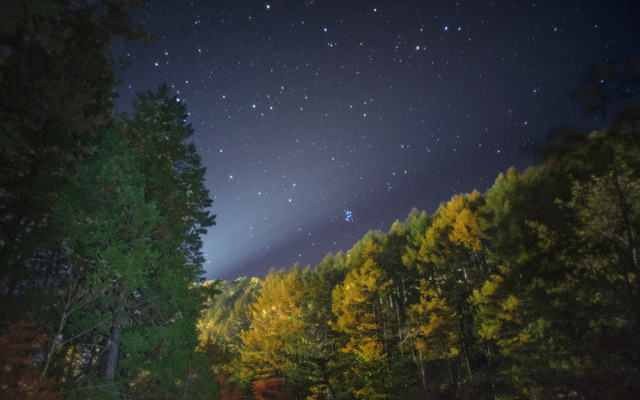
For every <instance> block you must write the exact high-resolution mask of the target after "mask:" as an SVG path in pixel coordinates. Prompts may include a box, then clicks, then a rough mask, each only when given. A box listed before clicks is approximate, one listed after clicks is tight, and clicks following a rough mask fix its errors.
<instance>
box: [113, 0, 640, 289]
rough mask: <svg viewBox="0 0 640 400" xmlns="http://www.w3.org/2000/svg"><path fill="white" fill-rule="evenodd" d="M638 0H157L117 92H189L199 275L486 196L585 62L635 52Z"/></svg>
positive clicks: (584, 122) (517, 162) (552, 121)
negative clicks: (200, 206)
mask: <svg viewBox="0 0 640 400" xmlns="http://www.w3.org/2000/svg"><path fill="white" fill-rule="evenodd" d="M634 16H636V17H637V16H638V9H637V6H635V4H634V3H633V2H623V1H622V2H607V1H582V2H581V1H527V2H525V1H522V2H503V1H458V2H449V1H447V2H435V1H434V2H432V1H391V0H387V1H337V0H334V1H332V0H326V1H322V0H306V1H305V0H287V1H285V0H282V1H269V2H267V1H216V2H210V1H204V0H201V1H191V2H187V1H185V2H173V1H149V9H148V12H147V13H146V14H142V15H140V16H139V23H140V24H141V25H142V26H143V28H144V29H146V30H148V31H150V32H152V33H153V34H155V35H156V36H157V37H158V40H157V42H156V43H153V44H123V43H116V44H115V45H114V53H115V54H116V55H117V56H119V57H122V58H123V59H125V60H126V61H128V62H130V63H131V66H130V67H129V68H128V69H126V70H124V71H122V72H121V73H120V79H121V80H122V84H121V85H120V86H119V87H118V92H119V95H120V98H119V105H120V108H121V109H123V110H127V109H130V104H131V102H132V100H133V97H134V95H135V93H136V92H139V91H143V90H154V89H155V88H156V87H157V86H158V85H159V84H161V83H167V84H168V85H169V86H170V87H171V88H172V90H173V91H174V92H175V94H176V95H177V96H178V97H179V98H180V100H182V101H184V102H185V103H186V105H187V108H188V110H189V112H190V115H189V120H188V122H190V123H191V124H192V125H193V128H194V130H195V134H194V141H195V143H196V145H197V148H198V151H199V153H200V155H201V157H202V160H203V164H204V165H205V166H206V168H207V174H206V186H207V187H208V189H209V190H210V195H211V197H212V198H213V199H214V206H213V209H212V212H213V213H215V214H217V215H218V217H217V225H216V226H215V227H212V228H211V229H210V231H209V233H208V234H207V235H206V236H205V237H204V238H203V241H204V248H203V251H204V253H205V255H206V260H207V262H206V266H205V267H206V270H207V278H223V279H233V278H235V277H237V276H244V275H249V276H264V275H265V274H266V272H267V271H268V269H269V268H272V267H274V268H282V267H290V266H292V265H293V263H294V262H296V261H300V262H301V263H302V264H303V265H307V264H310V265H316V264H317V263H319V262H320V261H321V260H322V258H323V257H324V255H325V254H327V253H328V252H334V253H335V252H337V251H340V250H343V251H347V250H349V249H350V248H351V246H352V245H353V244H354V243H355V242H356V241H358V240H359V239H360V238H362V236H363V235H364V234H365V233H366V232H367V231H368V230H370V229H382V230H387V229H389V227H390V226H391V224H392V223H393V221H395V220H396V219H401V220H402V219H404V218H405V217H406V215H407V214H408V213H409V211H410V210H411V208H412V207H416V208H418V209H419V210H425V211H427V212H429V213H433V212H434V211H435V210H436V209H437V207H438V205H439V204H440V203H441V202H443V201H446V200H448V199H449V198H450V197H451V196H452V195H454V194H456V193H462V192H469V191H471V190H473V189H474V188H475V189H478V190H480V191H484V190H486V189H488V188H489V187H490V186H491V185H492V184H493V181H494V180H495V178H496V177H497V175H498V173H499V172H503V171H505V170H506V169H507V168H508V167H509V166H512V165H513V166H516V167H519V168H524V167H526V166H528V165H531V164H532V163H533V162H534V159H533V157H532V156H531V151H530V150H531V149H532V148H533V147H534V146H535V145H536V144H539V143H542V142H543V141H544V140H545V139H546V138H547V137H548V136H549V134H550V133H552V132H553V131H554V130H555V129H556V128H557V127H560V126H573V127H578V128H580V129H594V128H597V127H599V126H602V124H603V122H602V121H599V120H597V119H594V117H588V116H587V115H586V114H585V112H584V110H583V108H582V107H581V106H580V105H579V104H577V103H575V102H573V101H572V100H571V94H572V92H573V91H574V90H575V89H576V88H577V87H578V85H579V84H580V82H581V79H582V78H583V77H584V74H585V73H586V71H587V69H588V67H589V66H590V65H591V64H592V63H594V62H597V61H602V60H604V59H619V58H626V57H629V56H631V55H632V54H633V52H634V51H635V52H636V53H637V51H638V49H639V44H640V43H639V40H638V38H640V34H639V33H640V32H639V31H638V28H636V27H637V26H638V24H637V21H636V20H635V18H634Z"/></svg>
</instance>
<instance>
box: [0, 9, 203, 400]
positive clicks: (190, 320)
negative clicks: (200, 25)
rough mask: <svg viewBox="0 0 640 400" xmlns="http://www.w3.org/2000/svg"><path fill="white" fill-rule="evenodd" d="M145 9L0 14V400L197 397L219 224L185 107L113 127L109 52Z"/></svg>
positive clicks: (139, 105) (148, 98) (141, 107)
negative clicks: (214, 232) (200, 324)
mask: <svg viewBox="0 0 640 400" xmlns="http://www.w3.org/2000/svg"><path fill="white" fill-rule="evenodd" d="M144 3H145V2H144V1H110V0H109V1H107V0H105V1H89V2H77V1H67V0H43V1H37V2H36V1H12V2H8V3H7V2H3V8H2V16H1V17H0V20H1V23H0V93H2V95H1V96H0V129H1V134H0V268H1V269H0V398H3V399H20V398H25V399H27V398H28V399H62V398H64V399H90V398H91V399H112V398H116V399H119V398H149V399H159V398H165V399H169V398H206V397H210V396H211V395H212V394H214V393H215V392H216V389H215V380H214V376H213V375H212V374H211V373H210V372H209V370H208V368H207V366H206V363H205V359H204V357H203V355H202V354H201V353H196V352H195V347H196V345H197V331H196V322H197V319H198V317H199V316H200V310H201V307H202V305H203V303H204V301H205V300H206V298H207V295H211V291H210V289H208V288H207V287H206V286H200V285H196V284H197V283H198V282H200V279H201V275H202V273H203V270H202V262H203V259H202V254H201V251H200V248H201V241H200V235H201V234H202V233H203V232H204V230H205V228H206V227H208V226H210V225H212V224H213V222H214V219H213V217H212V216H210V215H209V214H208V211H207V208H208V207H209V206H210V205H211V201H210V200H209V198H208V193H207V191H206V189H205V188H204V185H203V179H204V169H203V168H202V167H201V165H200V158H199V157H198V155H197V153H196V150H195V147H194V146H193V145H192V144H189V142H188V140H189V137H190V136H191V134H192V132H193V131H192V129H191V127H190V126H189V125H187V124H186V123H185V118H186V117H187V114H186V111H185V107H184V105H183V104H181V103H180V102H179V101H177V99H176V98H175V97H172V96H171V95H170V94H169V93H168V90H167V88H166V87H161V88H160V89H159V90H158V91H156V92H149V93H146V94H142V95H140V96H139V97H138V99H137V100H136V102H135V105H134V110H133V113H132V114H131V115H128V116H126V115H125V116H118V115H117V113H116V111H117V110H116V109H115V106H114V103H113V93H112V91H113V87H114V84H115V83H116V80H115V74H114V66H113V64H114V63H115V62H116V61H113V60H111V57H112V56H111V54H110V51H109V46H110V44H111V41H112V39H113V38H117V37H120V38H123V39H126V40H142V39H145V38H147V35H146V34H144V33H142V32H140V31H138V30H137V29H135V28H134V27H133V24H132V20H131V17H130V13H131V12H132V11H134V10H137V9H139V8H141V7H143V5H144Z"/></svg>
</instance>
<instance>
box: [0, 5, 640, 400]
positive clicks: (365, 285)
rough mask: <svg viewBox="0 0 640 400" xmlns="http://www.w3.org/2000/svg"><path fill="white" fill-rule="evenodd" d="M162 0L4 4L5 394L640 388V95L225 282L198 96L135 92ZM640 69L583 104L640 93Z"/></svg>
mask: <svg viewBox="0 0 640 400" xmlns="http://www.w3.org/2000/svg"><path fill="white" fill-rule="evenodd" d="M144 4H145V2H144V1H140V0H129V1H126V0H103V1H90V2H74V1H69V0H39V1H31V0H24V1H13V2H4V3H3V9H2V13H0V93H2V95H1V96H0V130H1V131H0V398H2V399H22V398H24V399H39V400H53V399H209V398H210V399H216V398H221V399H225V400H229V399H256V400H258V399H282V400H284V399H295V400H303V399H304V400H311V399H316V400H321V399H327V400H329V399H331V400H338V399H363V400H364V399H366V400H373V399H602V398H615V399H635V398H637V395H638V393H640V342H639V341H638V337H640V315H639V314H640V287H639V283H638V274H639V270H638V269H639V265H638V263H639V261H640V260H639V257H640V255H639V254H638V251H639V250H640V249H639V239H638V235H639V234H640V180H639V178H640V123H639V121H640V119H639V117H638V116H639V115H640V111H639V109H638V108H637V107H636V108H633V107H626V108H620V111H619V112H618V118H617V119H615V120H614V121H613V122H612V124H611V125H610V127H609V128H607V129H604V130H602V131H600V132H594V133H592V134H590V135H584V134H580V133H576V132H570V131H567V132H564V133H563V134H561V135H560V136H559V138H558V140H557V141H556V142H553V143H551V144H549V145H548V146H546V147H544V148H542V149H540V157H541V160H542V162H541V164H540V166H538V167H535V168H531V169H528V170H526V171H517V170H515V169H511V170H509V171H507V172H506V173H505V174H503V175H500V176H498V178H497V180H496V181H495V184H494V185H493V187H491V188H490V189H489V190H488V191H486V193H479V192H477V191H474V192H472V193H469V194H460V195H456V196H454V197H453V198H451V200H449V201H448V202H445V203H443V204H442V205H441V207H440V208H439V209H438V210H437V212H435V213H434V214H433V215H428V214H426V213H424V212H419V211H417V210H414V211H412V212H411V213H410V214H409V216H408V217H407V219H406V220H405V221H404V222H399V221H398V222H396V223H395V224H394V225H393V226H392V228H391V229H390V231H389V232H370V233H368V234H367V235H366V236H365V237H364V238H363V239H362V240H361V241H359V242H358V243H356V244H355V246H354V247H353V248H352V249H351V250H350V251H348V252H347V253H346V254H343V253H339V254H335V255H331V254H330V255H327V257H326V258H325V259H324V260H323V261H322V262H321V263H320V264H319V265H317V266H314V268H310V267H303V266H301V265H294V266H292V267H291V268H290V269H288V270H285V269H283V270H279V271H276V270H273V271H271V272H270V273H269V274H268V275H267V276H266V278H264V279H260V278H241V279H238V280H235V281H232V282H220V281H216V282H206V283H203V282H202V276H203V272H204V271H203V268H202V265H203V261H204V260H203V256H202V254H201V245H202V244H201V239H200V236H201V235H202V234H203V233H204V232H205V230H206V229H207V228H208V227H210V226H212V225H213V224H214V222H215V218H214V216H212V215H210V214H209V212H208V209H209V207H210V206H211V200H210V199H209V196H208V193H207V190H206V188H205V186H204V169H203V168H202V166H201V162H200V158H199V156H198V154H197V153H196V150H195V148H194V146H193V145H192V144H190V142H189V140H190V136H191V135H192V133H193V130H192V128H191V126H190V125H188V124H187V123H186V122H185V119H186V117H187V113H186V110H185V107H184V105H183V104H182V103H181V102H180V101H178V99H177V98H176V97H174V96H172V95H171V94H170V93H169V90H168V89H167V87H165V86H162V87H160V88H159V89H158V90H156V91H152V92H147V93H143V94H140V95H139V96H138V98H137V100H136V102H135V104H134V107H133V112H132V113H131V115H119V114H118V111H117V109H116V107H115V105H114V95H113V88H114V85H115V84H116V79H115V71H114V65H115V64H117V61H115V60H112V59H111V58H112V55H111V54H110V51H109V46H110V43H111V41H112V40H113V39H114V38H122V39H125V40H150V39H151V38H150V37H148V35H146V34H145V33H143V32H141V31H139V30H138V29H136V28H135V27H134V24H133V22H132V19H131V17H130V15H131V13H132V12H133V11H136V10H139V9H141V8H143V5H144ZM638 65H640V64H638V63H637V60H636V63H635V64H633V63H631V64H629V66H630V68H629V69H626V70H625V69H615V68H613V69H604V70H602V71H601V72H602V73H605V74H608V75H607V82H609V81H611V82H617V83H616V84H613V85H612V86H609V85H602V84H597V85H596V86H591V87H590V88H589V87H587V89H588V90H585V91H583V92H581V96H582V98H583V99H584V100H585V101H586V102H587V103H588V105H589V107H590V108H591V109H592V110H594V111H602V110H604V107H603V104H604V103H605V102H606V103H607V104H612V101H613V103H614V104H616V105H618V104H617V103H619V101H621V100H624V99H626V98H628V97H630V95H632V94H637V91H636V92H630V91H629V90H628V87H629V86H628V85H629V84H632V85H636V87H637V85H638V77H639V76H640V68H638ZM618 72H622V74H621V75H618V76H615V75H616V73H618ZM616 79H617V81H616ZM600 81H601V78H600V77H597V78H596V80H595V82H600ZM609 89H611V90H609Z"/></svg>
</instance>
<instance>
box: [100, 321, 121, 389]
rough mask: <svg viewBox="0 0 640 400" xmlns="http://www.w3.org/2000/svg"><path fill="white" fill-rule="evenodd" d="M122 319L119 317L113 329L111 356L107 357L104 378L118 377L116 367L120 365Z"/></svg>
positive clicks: (110, 379) (111, 379) (109, 379)
mask: <svg viewBox="0 0 640 400" xmlns="http://www.w3.org/2000/svg"><path fill="white" fill-rule="evenodd" d="M120 334H121V331H120V321H119V320H118V319H117V320H116V322H115V324H114V325H113V328H112V329H111V340H110V341H111V343H110V347H109V358H108V359H107V368H106V369H105V373H104V378H105V379H106V380H108V381H113V379H114V378H115V377H116V367H117V366H118V354H119V353H120Z"/></svg>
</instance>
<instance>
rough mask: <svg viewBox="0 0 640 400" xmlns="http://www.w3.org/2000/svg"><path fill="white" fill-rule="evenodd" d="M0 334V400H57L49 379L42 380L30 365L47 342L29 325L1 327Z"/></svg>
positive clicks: (17, 324)
mask: <svg viewBox="0 0 640 400" xmlns="http://www.w3.org/2000/svg"><path fill="white" fill-rule="evenodd" d="M1 332H2V334H0V360H1V361H0V398H3V399H21V398H25V399H35V400H58V399H62V394H61V393H59V392H56V391H55V390H54V386H55V382H54V381H53V380H52V379H46V378H45V379H42V380H41V376H40V372H39V371H38V370H37V368H36V366H35V365H34V358H35V357H34V355H35V354H37V353H38V352H41V351H42V349H43V347H44V345H45V343H46V342H47V340H48V338H47V336H46V335H43V334H41V333H38V332H36V331H34V330H33V324H30V323H27V322H24V321H19V322H16V323H2V328H1Z"/></svg>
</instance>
